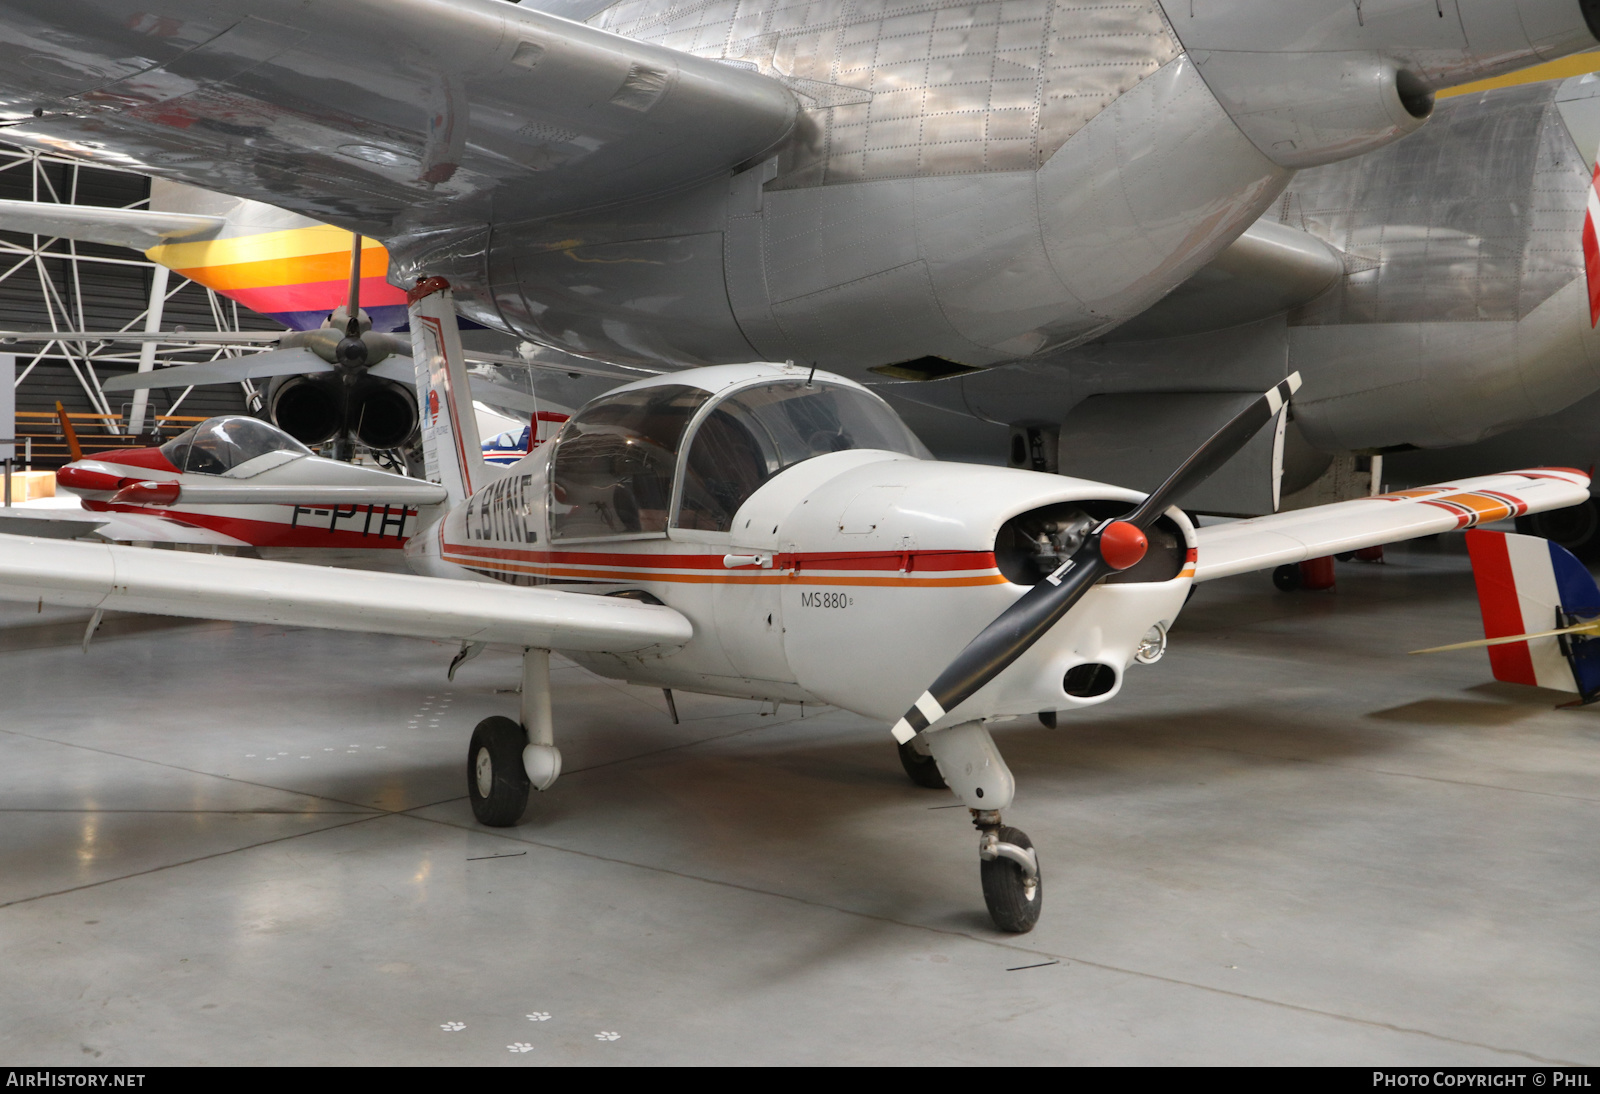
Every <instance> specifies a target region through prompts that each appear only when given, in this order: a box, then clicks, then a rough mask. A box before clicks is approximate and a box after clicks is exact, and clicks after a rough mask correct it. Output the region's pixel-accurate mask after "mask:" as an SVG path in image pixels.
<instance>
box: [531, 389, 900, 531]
mask: <svg viewBox="0 0 1600 1094" xmlns="http://www.w3.org/2000/svg"><path fill="white" fill-rule="evenodd" d="M708 404H709V405H708ZM691 426H692V427H693V429H692V433H691ZM686 440H687V444H685V441H686ZM858 448H872V449H883V450H886V451H889V452H899V453H903V454H904V455H908V456H916V457H918V458H925V457H927V455H928V452H927V449H925V448H924V447H923V446H922V444H921V442H920V441H918V440H917V438H916V437H915V436H914V435H913V434H912V432H911V431H910V430H909V429H907V428H906V426H905V423H903V422H902V421H901V420H900V418H899V416H898V415H896V414H895V412H894V411H893V410H891V409H890V408H889V406H888V405H887V404H886V403H884V402H883V400H881V399H879V398H878V397H877V396H875V395H873V394H871V393H870V392H867V391H864V390H862V389H861V388H858V387H854V386H850V385H846V384H841V383H834V382H830V381H827V380H824V379H822V378H817V379H814V380H813V381H811V382H807V381H806V380H803V379H799V378H794V379H788V378H782V379H773V380H769V381H766V382H762V383H757V384H749V385H743V386H740V387H736V388H734V389H733V390H732V391H730V392H728V393H727V394H725V395H721V394H713V393H712V392H709V391H706V390H705V389H703V388H699V387H692V386H689V385H687V384H654V385H651V386H648V387H641V388H633V389H630V390H626V391H620V392H617V393H616V394H614V395H608V396H604V397H602V398H600V399H597V400H595V401H594V402H592V403H590V404H589V405H588V406H586V407H584V409H583V410H582V411H581V412H579V414H578V415H577V417H575V418H573V420H572V421H571V422H569V423H568V424H567V426H566V428H565V429H563V430H562V432H561V437H560V439H559V440H558V441H557V444H556V451H555V457H554V461H553V463H552V466H551V479H550V481H551V495H552V496H551V505H550V530H551V535H552V537H553V538H555V539H587V538H591V537H600V536H626V535H650V534H660V533H664V532H665V531H666V530H667V527H668V524H669V522H670V524H671V526H672V527H675V528H690V529H696V530H700V531H709V532H726V531H728V530H729V529H730V528H732V526H733V516H734V514H735V513H737V512H738V511H739V507H740V506H741V505H743V504H744V502H745V501H746V499H748V498H749V497H750V495H751V494H754V493H755V492H756V490H757V489H758V488H759V487H760V486H761V485H762V483H764V482H766V481H767V480H768V479H770V478H772V477H773V476H774V475H776V474H778V472H780V471H782V470H784V469H785V468H788V467H793V466H794V465H795V464H797V463H800V462H802V461H804V460H808V459H811V458H812V457H813V456H821V455H825V454H827V453H829V452H843V451H846V450H849V449H858ZM680 466H681V481H678V483H677V486H678V489H677V492H676V494H675V493H674V490H673V486H674V480H675V478H676V477H678V476H679V474H680ZM674 507H676V512H674Z"/></svg>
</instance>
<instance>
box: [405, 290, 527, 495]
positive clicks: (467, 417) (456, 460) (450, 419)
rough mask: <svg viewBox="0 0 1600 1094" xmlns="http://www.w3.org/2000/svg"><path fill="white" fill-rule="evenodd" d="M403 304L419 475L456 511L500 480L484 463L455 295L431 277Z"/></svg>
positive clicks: (411, 293)
mask: <svg viewBox="0 0 1600 1094" xmlns="http://www.w3.org/2000/svg"><path fill="white" fill-rule="evenodd" d="M406 302H407V308H408V310H409V313H410V319H411V356H412V360H413V361H415V362H416V368H417V410H418V412H419V414H420V415H421V417H422V426H421V429H422V454H423V468H424V474H425V475H426V476H427V478H428V479H429V480H430V481H432V482H436V483H438V484H440V485H441V486H443V487H444V488H445V493H446V494H447V495H448V496H449V499H450V504H451V505H459V504H461V503H462V502H464V501H465V500H466V499H467V498H469V497H471V496H472V494H473V492H474V491H477V490H481V489H483V488H484V487H485V486H487V485H488V484H489V482H490V481H491V480H492V479H494V478H498V477H499V474H497V473H495V472H492V471H491V470H490V469H489V466H488V464H486V463H484V460H483V443H482V441H481V439H480V438H479V436H478V418H477V414H476V413H475V412H474V410H473V408H472V389H471V388H470V387H469V386H468V380H467V363H466V359H465V358H464V357H463V356H462V353H461V334H460V332H459V331H458V330H457V328H456V303H455V294H454V293H452V292H451V291H450V283H449V282H447V281H446V280H445V279H444V278H442V277H430V278H427V279H425V280H423V281H419V282H417V287H416V288H414V289H412V290H411V291H410V292H409V293H407V294H406ZM501 474H503V472H501Z"/></svg>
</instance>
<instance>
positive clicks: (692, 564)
mask: <svg viewBox="0 0 1600 1094" xmlns="http://www.w3.org/2000/svg"><path fill="white" fill-rule="evenodd" d="M444 549H445V550H446V551H449V552H451V553H453V554H458V555H468V556H473V557H476V558H484V559H503V560H506V561H510V562H522V563H529V564H532V565H544V566H555V565H563V564H564V565H577V566H591V567H592V566H625V567H629V568H631V569H639V570H644V569H661V570H715V571H719V572H725V571H727V569H728V567H726V566H724V565H723V564H722V558H723V556H722V555H720V554H718V555H690V554H682V555H674V554H654V553H651V554H645V553H644V552H638V553H633V552H627V553H622V552H607V553H603V552H600V551H571V550H568V551H533V550H527V549H524V548H518V547H491V546H488V545H486V544H477V543H446V544H444ZM730 550H731V552H732V553H739V552H740V551H741V550H747V549H741V548H731V549H730ZM773 568H774V569H784V570H788V569H796V570H894V571H905V572H915V573H923V572H927V571H952V570H993V569H994V568H995V561H994V552H993V551H895V552H885V551H862V552H860V553H855V554H848V553H846V554H841V553H838V552H814V553H813V552H795V553H779V554H777V555H775V556H774V557H773Z"/></svg>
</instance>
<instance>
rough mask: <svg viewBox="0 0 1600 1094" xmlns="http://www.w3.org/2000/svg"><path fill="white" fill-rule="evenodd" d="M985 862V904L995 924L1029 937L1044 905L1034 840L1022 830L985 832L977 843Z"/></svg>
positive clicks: (981, 857) (982, 868) (1002, 928)
mask: <svg viewBox="0 0 1600 1094" xmlns="http://www.w3.org/2000/svg"><path fill="white" fill-rule="evenodd" d="M978 857H979V858H980V859H981V860H982V863H981V865H980V866H979V872H980V873H981V874H982V876H983V902H984V903H985V904H987V905H988V906H989V915H990V916H991V917H992V918H993V919H994V925H995V926H996V927H999V928H1000V929H1001V930H1002V931H1007V932H1009V933H1011V934H1027V933H1028V932H1029V931H1031V930H1033V927H1034V924H1036V923H1038V922H1039V909H1040V908H1041V907H1043V905H1044V878H1043V877H1042V876H1041V875H1040V873H1039V856H1038V855H1037V854H1036V853H1035V852H1034V850H1033V841H1032V840H1030V839H1029V838H1028V834H1027V833H1026V832H1024V831H1023V830H1022V829H1020V828H1008V827H1005V826H997V827H994V828H989V829H986V830H985V831H984V833H983V839H982V841H981V842H980V843H979V844H978Z"/></svg>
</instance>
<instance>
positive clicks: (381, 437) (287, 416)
mask: <svg viewBox="0 0 1600 1094" xmlns="http://www.w3.org/2000/svg"><path fill="white" fill-rule="evenodd" d="M267 409H268V412H269V413H270V414H271V416H272V421H273V423H274V424H275V425H277V426H278V428H279V429H282V430H283V431H284V432H286V433H288V434H289V435H290V436H291V437H293V438H294V439H295V440H297V441H300V442H301V443H302V444H308V445H319V444H325V443H326V442H328V441H330V440H333V439H334V438H335V437H337V436H339V435H340V434H341V433H348V434H349V435H350V436H353V437H354V438H355V439H356V440H357V441H358V442H359V443H361V444H363V445H365V446H367V447H368V448H375V449H392V448H400V447H402V446H403V445H405V444H406V443H407V442H408V441H409V440H410V439H411V438H412V436H413V435H415V433H416V430H417V422H418V415H417V400H416V396H415V395H413V394H412V392H411V390H410V389H409V388H407V387H406V386H405V385H403V384H397V383H395V382H394V381H392V380H385V379H383V378H381V377H377V376H364V377H362V378H361V379H360V380H358V381H356V383H355V384H354V385H346V384H345V383H344V382H343V381H342V380H341V379H339V378H338V377H337V376H291V377H288V378H286V379H284V380H282V381H279V382H276V383H274V384H273V385H272V387H271V388H270V389H269V391H268V395H267Z"/></svg>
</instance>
